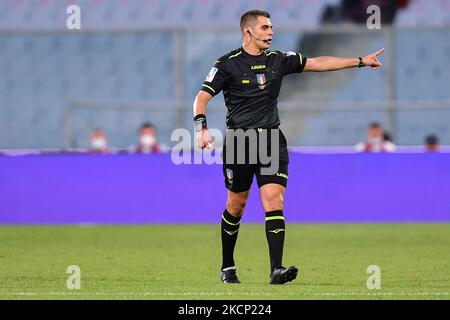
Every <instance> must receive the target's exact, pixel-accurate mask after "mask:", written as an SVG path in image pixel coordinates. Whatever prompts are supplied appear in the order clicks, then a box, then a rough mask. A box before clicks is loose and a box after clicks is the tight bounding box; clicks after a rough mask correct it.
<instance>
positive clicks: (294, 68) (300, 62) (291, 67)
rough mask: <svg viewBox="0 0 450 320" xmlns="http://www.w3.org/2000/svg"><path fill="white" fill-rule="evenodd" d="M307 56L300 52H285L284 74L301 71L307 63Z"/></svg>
mask: <svg viewBox="0 0 450 320" xmlns="http://www.w3.org/2000/svg"><path fill="white" fill-rule="evenodd" d="M306 60H307V58H306V56H304V55H303V54H301V53H298V52H292V51H289V52H285V53H284V57H283V67H284V68H283V71H284V72H283V73H284V75H287V74H291V73H296V72H297V73H300V72H302V71H303V69H304V68H305V65H306Z"/></svg>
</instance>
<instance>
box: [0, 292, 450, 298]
mask: <svg viewBox="0 0 450 320" xmlns="http://www.w3.org/2000/svg"><path fill="white" fill-rule="evenodd" d="M234 295H242V296H254V297H263V296H266V297H268V296H332V297H344V296H429V297H433V296H450V293H449V292H373V293H372V292H366V293H365V292H304V293H293V292H286V293H275V294H274V293H265V292H261V293H255V292H0V296H234Z"/></svg>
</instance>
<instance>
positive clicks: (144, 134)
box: [135, 122, 161, 153]
mask: <svg viewBox="0 0 450 320" xmlns="http://www.w3.org/2000/svg"><path fill="white" fill-rule="evenodd" d="M160 150H161V149H160V147H159V145H158V143H157V142H156V128H155V126H154V125H153V124H151V123H148V122H146V123H144V124H142V125H141V127H140V128H139V145H138V146H137V148H136V150H135V152H136V153H158V152H160Z"/></svg>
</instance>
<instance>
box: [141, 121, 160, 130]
mask: <svg viewBox="0 0 450 320" xmlns="http://www.w3.org/2000/svg"><path fill="white" fill-rule="evenodd" d="M144 129H155V130H156V127H155V126H154V124H153V123H151V122H144V123H143V124H142V125H141V126H140V127H139V132H141V131H142V130H144Z"/></svg>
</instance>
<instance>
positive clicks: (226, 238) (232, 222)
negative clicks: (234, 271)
mask: <svg viewBox="0 0 450 320" xmlns="http://www.w3.org/2000/svg"><path fill="white" fill-rule="evenodd" d="M240 223H241V218H237V217H234V216H232V215H231V214H230V213H229V212H228V211H227V210H225V211H224V212H223V215H222V224H221V233H222V270H223V269H225V268H229V267H233V266H234V265H235V264H234V259H233V254H234V247H235V245H236V240H237V236H238V233H239V226H240Z"/></svg>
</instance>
